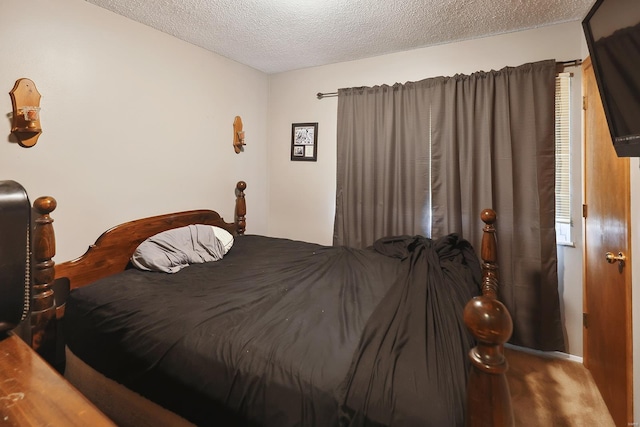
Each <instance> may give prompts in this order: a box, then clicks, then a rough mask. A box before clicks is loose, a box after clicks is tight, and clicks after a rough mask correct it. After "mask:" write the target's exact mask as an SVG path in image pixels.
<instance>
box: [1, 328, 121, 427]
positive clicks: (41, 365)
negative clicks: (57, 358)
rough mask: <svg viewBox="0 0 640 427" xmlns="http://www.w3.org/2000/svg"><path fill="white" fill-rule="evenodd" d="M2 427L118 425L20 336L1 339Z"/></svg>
mask: <svg viewBox="0 0 640 427" xmlns="http://www.w3.org/2000/svg"><path fill="white" fill-rule="evenodd" d="M0 426H20V427H24V426H60V427H62V426H64V427H71V426H82V427H86V426H91V427H100V426H109V427H115V424H114V423H113V422H112V421H111V420H109V419H108V418H107V417H106V416H105V415H104V414H103V413H102V412H100V411H99V410H98V409H97V408H96V407H95V406H94V405H93V404H92V403H91V402H89V400H87V398H86V397H84V396H83V395H82V394H80V392H79V391H78V390H76V389H75V388H74V387H73V386H72V385H71V384H69V383H68V382H67V381H66V380H65V379H64V378H63V377H62V376H61V375H60V374H59V373H58V372H57V371H55V370H54V369H53V368H51V366H49V365H48V364H47V363H46V362H45V361H44V360H43V359H42V358H41V357H40V356H39V355H38V354H37V353H36V352H35V351H33V350H32V349H31V348H30V347H29V346H28V345H27V344H26V343H25V342H24V341H22V340H21V339H20V338H19V337H17V336H16V335H13V334H10V335H8V336H4V335H3V336H0Z"/></svg>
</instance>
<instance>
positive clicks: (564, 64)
mask: <svg viewBox="0 0 640 427" xmlns="http://www.w3.org/2000/svg"><path fill="white" fill-rule="evenodd" d="M556 65H557V66H558V67H562V68H566V67H578V66H580V65H582V59H573V60H571V61H560V62H556ZM334 96H338V92H325V93H322V92H318V93H317V94H316V97H317V98H318V99H322V98H331V97H334Z"/></svg>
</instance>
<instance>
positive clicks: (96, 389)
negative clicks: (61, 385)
mask: <svg viewBox="0 0 640 427" xmlns="http://www.w3.org/2000/svg"><path fill="white" fill-rule="evenodd" d="M65 355H66V360H67V361H66V369H65V372H64V377H65V378H66V380H67V381H69V382H70V383H71V384H72V385H73V386H74V387H75V388H77V389H78V390H79V391H80V392H81V393H82V394H83V395H85V396H86V398H87V399H89V400H90V401H91V402H92V403H93V404H94V405H96V406H97V407H98V408H99V409H100V410H101V411H102V412H103V413H104V414H105V415H106V416H107V417H109V418H111V420H112V421H113V422H115V423H116V424H117V425H118V426H119V427H187V426H189V427H194V425H193V424H191V423H190V422H189V421H187V420H185V419H184V418H182V417H180V416H179V415H177V414H175V413H174V412H171V411H169V410H167V409H165V408H163V407H161V406H159V405H157V404H156V403H153V402H151V401H150V400H148V399H145V398H144V397H143V396H141V395H139V394H138V393H135V392H133V391H131V390H129V389H128V388H126V387H124V386H122V385H121V384H118V383H117V382H115V381H113V380H111V379H110V378H107V377H105V376H104V375H102V374H101V373H99V372H98V371H96V370H94V369H93V368H91V367H90V366H89V365H87V364H86V363H84V362H83V361H82V360H80V359H79V358H78V357H77V356H76V355H74V354H73V352H71V350H69V348H68V347H67V348H65Z"/></svg>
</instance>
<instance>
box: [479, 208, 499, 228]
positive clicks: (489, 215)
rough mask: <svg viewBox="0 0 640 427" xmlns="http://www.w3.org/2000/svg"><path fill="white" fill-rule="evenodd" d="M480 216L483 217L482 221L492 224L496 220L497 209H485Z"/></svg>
mask: <svg viewBox="0 0 640 427" xmlns="http://www.w3.org/2000/svg"><path fill="white" fill-rule="evenodd" d="M480 218H482V222H484V223H485V224H487V225H491V224H493V223H494V222H496V211H494V210H493V209H484V210H483V211H482V212H481V213H480Z"/></svg>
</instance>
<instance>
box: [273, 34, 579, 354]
mask: <svg viewBox="0 0 640 427" xmlns="http://www.w3.org/2000/svg"><path fill="white" fill-rule="evenodd" d="M583 49H584V36H583V33H582V28H581V26H580V23H579V22H572V23H567V24H562V25H555V26H551V27H545V28H540V29H534V30H529V31H523V32H518V33H511V34H504V35H499V36H495V37H487V38H482V39H476V40H470V41H465V42H461V43H455V44H448V45H441V46H435V47H430V48H424V49H417V50H412V51H407V52H400V53H395V54H391V55H385V56H380V57H376V58H370V59H364V60H358V61H352V62H343V63H339V64H333V65H327V66H323V67H315V68H310V69H304V70H299V71H293V72H288V73H281V74H277V75H273V76H271V77H270V88H269V134H268V140H269V166H270V167H269V175H268V181H269V194H270V198H269V202H268V203H269V210H268V211H269V228H268V230H269V233H270V234H271V235H276V236H283V237H290V238H295V239H302V240H310V241H315V242H318V243H323V244H330V243H331V241H332V233H333V215H334V209H335V185H336V183H335V179H336V178H335V177H336V167H335V165H336V110H337V99H336V98H325V99H323V100H318V99H316V96H315V95H316V93H317V92H334V91H335V90H336V89H338V88H342V87H352V86H365V85H367V86H371V85H376V84H384V83H386V84H393V83H396V82H400V83H404V82H406V81H415V80H420V79H424V78H427V77H434V76H439V75H444V76H450V75H453V74H456V73H472V72H475V71H479V70H485V71H486V70H490V69H500V68H502V67H505V66H507V65H510V66H517V65H521V64H523V63H526V62H532V61H538V60H543V59H549V58H555V59H557V60H572V59H578V58H582V57H583ZM571 71H573V72H574V73H575V75H576V78H575V79H574V85H573V86H574V90H573V100H574V108H573V115H574V119H575V120H574V137H573V142H572V143H573V145H574V148H575V150H574V152H573V162H574V163H573V170H574V172H575V174H574V179H573V182H572V185H573V187H572V190H573V192H574V194H575V195H576V197H575V200H576V202H575V203H574V218H575V220H576V224H577V226H576V227H575V233H574V235H575V238H574V241H575V243H576V247H575V248H570V247H562V248H560V251H559V258H560V263H559V270H560V271H559V274H560V281H561V293H562V300H563V312H564V319H565V325H566V331H567V339H568V343H569V351H570V353H572V354H574V355H578V356H581V355H582V235H581V230H580V210H579V209H580V205H581V203H582V202H581V194H582V191H581V185H582V184H581V161H580V159H581V147H580V141H581V139H580V129H581V125H580V123H581V122H580V121H581V110H580V105H581V103H580V96H581V95H580V86H581V80H580V70H579V68H575V69H572V70H571ZM295 122H318V123H319V125H318V135H319V138H318V145H319V147H318V162H317V163H307V162H291V161H290V160H289V149H290V139H291V136H290V132H291V124H292V123H295ZM498 214H499V212H498Z"/></svg>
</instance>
